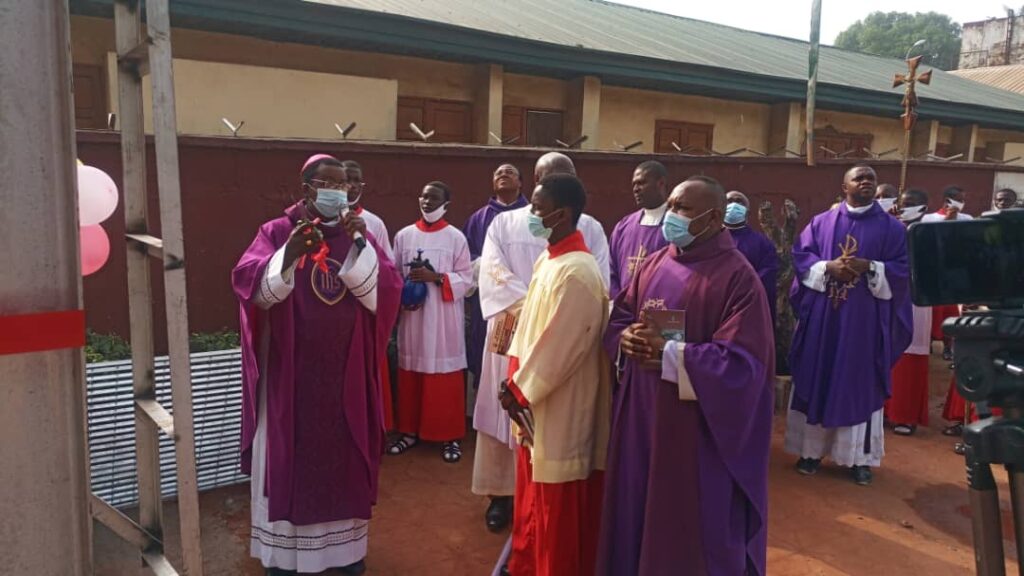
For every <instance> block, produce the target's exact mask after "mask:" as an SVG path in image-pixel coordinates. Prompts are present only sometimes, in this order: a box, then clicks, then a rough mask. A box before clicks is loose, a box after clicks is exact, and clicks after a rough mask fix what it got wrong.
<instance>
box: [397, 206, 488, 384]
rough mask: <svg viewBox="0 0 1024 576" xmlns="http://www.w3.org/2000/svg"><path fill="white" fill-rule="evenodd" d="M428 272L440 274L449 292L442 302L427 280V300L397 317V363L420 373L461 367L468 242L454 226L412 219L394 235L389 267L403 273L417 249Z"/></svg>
mask: <svg viewBox="0 0 1024 576" xmlns="http://www.w3.org/2000/svg"><path fill="white" fill-rule="evenodd" d="M420 250H422V251H423V253H422V254H423V256H422V257H423V259H424V260H430V264H431V266H433V268H434V271H435V272H437V273H439V274H445V275H446V276H447V277H448V283H449V285H450V286H451V289H452V295H453V296H454V298H455V299H454V301H453V302H445V301H444V300H443V298H442V295H441V288H440V287H439V286H437V285H436V284H427V299H426V301H425V302H424V303H423V307H422V308H420V309H419V310H402V312H401V313H400V314H399V316H398V367H399V368H401V369H402V370H408V371H410V372H419V373H421V374H448V373H451V372H457V371H459V370H464V369H465V368H466V320H465V316H466V314H465V297H466V292H467V291H469V289H470V288H471V287H472V286H473V265H472V263H471V262H470V259H469V244H468V243H467V242H466V237H465V236H463V235H462V232H461V231H460V230H459V229H458V228H456V227H455V226H452V225H450V224H449V225H448V226H445V227H444V228H442V229H440V230H435V231H432V232H427V231H424V230H421V229H419V228H418V227H417V226H416V225H415V224H413V225H410V226H406V227H405V228H402V229H401V230H400V231H399V232H398V234H395V258H396V260H395V266H396V267H397V268H398V270H399V272H400V273H401V274H402V277H403V278H405V277H408V276H409V269H410V268H409V266H407V264H408V263H409V262H412V261H413V260H415V259H416V257H417V255H418V254H419V251H420Z"/></svg>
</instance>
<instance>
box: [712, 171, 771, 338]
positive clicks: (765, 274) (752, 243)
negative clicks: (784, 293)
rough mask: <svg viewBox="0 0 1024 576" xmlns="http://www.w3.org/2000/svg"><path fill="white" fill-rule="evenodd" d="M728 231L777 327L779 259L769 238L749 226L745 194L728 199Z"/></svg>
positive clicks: (729, 195) (730, 194)
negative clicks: (758, 283) (751, 270)
mask: <svg viewBox="0 0 1024 576" xmlns="http://www.w3.org/2000/svg"><path fill="white" fill-rule="evenodd" d="M725 201H726V206H725V227H726V228H728V229H729V233H730V234H732V239H733V241H734V242H736V248H737V249H738V250H739V251H740V254H743V256H745V257H746V259H747V262H750V265H751V266H753V267H754V272H757V276H758V278H760V279H761V285H763V286H764V292H765V294H767V295H768V306H769V307H771V311H772V325H773V326H774V325H775V292H776V290H775V286H776V280H777V277H778V275H779V255H778V254H777V253H776V252H775V244H772V241H771V240H769V239H768V237H767V236H765V235H764V234H761V233H760V232H756V231H754V230H753V229H752V228H751V227H750V226H748V225H747V214H749V212H750V200H748V199H747V196H746V194H744V193H743V192H740V191H738V190H733V191H732V192H729V193H728V194H726V195H725Z"/></svg>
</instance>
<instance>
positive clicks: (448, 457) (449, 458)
mask: <svg viewBox="0 0 1024 576" xmlns="http://www.w3.org/2000/svg"><path fill="white" fill-rule="evenodd" d="M441 459H442V460H444V461H445V462H447V463H449V464H455V463H456V462H458V461H459V460H462V446H460V445H459V441H458V440H452V441H451V442H445V443H444V445H442V446H441Z"/></svg>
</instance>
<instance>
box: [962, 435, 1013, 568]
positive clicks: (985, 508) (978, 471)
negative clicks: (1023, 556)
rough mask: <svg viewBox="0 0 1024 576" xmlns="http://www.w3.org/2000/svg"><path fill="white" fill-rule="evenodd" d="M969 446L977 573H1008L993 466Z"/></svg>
mask: <svg viewBox="0 0 1024 576" xmlns="http://www.w3.org/2000/svg"><path fill="white" fill-rule="evenodd" d="M973 452H974V450H973V447H968V450H967V457H966V459H967V483H968V484H969V486H970V489H969V491H968V492H969V494H970V502H971V531H972V532H973V533H974V562H975V567H976V568H977V574H978V576H1005V574H1006V567H1005V565H1004V560H1003V531H1002V518H1001V517H1000V515H999V492H998V491H997V489H996V480H995V478H994V477H993V476H992V467H991V466H989V465H988V464H986V463H984V462H978V461H976V459H975V458H974V454H973Z"/></svg>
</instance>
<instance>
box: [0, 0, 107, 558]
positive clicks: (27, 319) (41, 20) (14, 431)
mask: <svg viewBox="0 0 1024 576" xmlns="http://www.w3.org/2000/svg"><path fill="white" fill-rule="evenodd" d="M68 25H69V16H68V3H67V0H4V1H3V2H2V3H0V86H2V87H3V88H2V89H0V176H2V177H0V206H3V210H0V237H2V239H3V243H4V245H3V248H2V249H0V438H2V440H0V535H2V538H0V572H3V573H4V574H33V575H39V576H58V575H62V576H63V575H71V576H87V575H89V574H92V542H91V540H92V538H91V528H92V521H91V518H90V516H89V506H88V494H89V486H88V458H87V450H86V427H85V408H84V407H85V378H84V370H85V367H84V357H83V353H82V345H83V344H84V338H85V316H84V313H83V312H82V278H81V274H80V272H79V247H78V243H79V241H78V202H77V198H76V188H75V186H76V172H75V170H76V168H75V127H74V115H73V106H72V91H71V90H72V88H71V48H70V38H69V31H68Z"/></svg>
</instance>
